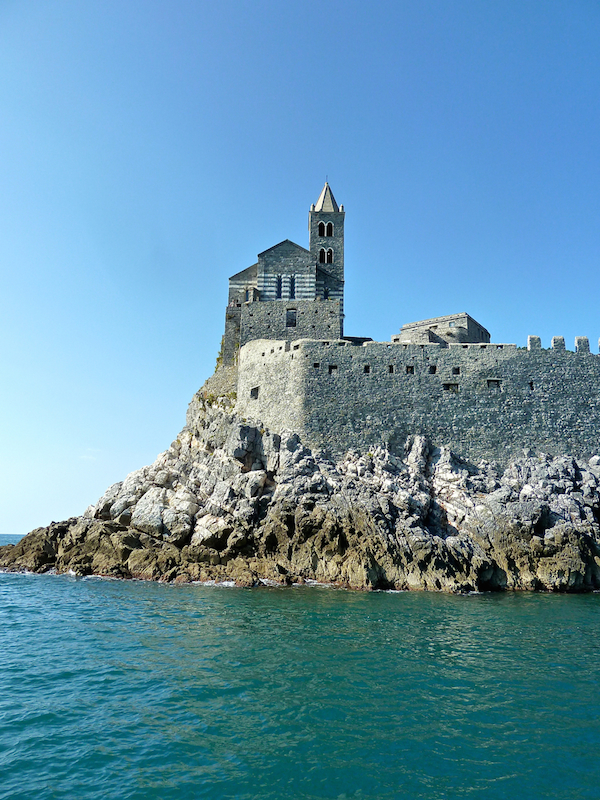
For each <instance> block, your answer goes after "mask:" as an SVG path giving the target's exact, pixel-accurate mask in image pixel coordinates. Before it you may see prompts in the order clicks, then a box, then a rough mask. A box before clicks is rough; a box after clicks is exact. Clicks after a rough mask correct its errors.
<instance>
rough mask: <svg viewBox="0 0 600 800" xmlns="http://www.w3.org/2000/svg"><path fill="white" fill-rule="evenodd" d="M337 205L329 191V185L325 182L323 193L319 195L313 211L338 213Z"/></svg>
mask: <svg viewBox="0 0 600 800" xmlns="http://www.w3.org/2000/svg"><path fill="white" fill-rule="evenodd" d="M339 210H340V209H339V207H338V204H337V203H336V202H335V197H334V196H333V192H332V191H331V189H330V187H329V184H328V183H327V181H325V186H324V187H323V191H322V192H321V194H320V195H319V199H318V200H317V204H316V206H315V211H339Z"/></svg>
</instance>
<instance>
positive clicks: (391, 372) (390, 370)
mask: <svg viewBox="0 0 600 800" xmlns="http://www.w3.org/2000/svg"><path fill="white" fill-rule="evenodd" d="M388 372H389V373H390V375H393V374H394V365H393V364H390V365H389V367H388Z"/></svg>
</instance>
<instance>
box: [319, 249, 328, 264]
mask: <svg viewBox="0 0 600 800" xmlns="http://www.w3.org/2000/svg"><path fill="white" fill-rule="evenodd" d="M326 262H327V256H326V253H325V248H324V247H322V248H321V249H320V250H319V264H325V263H326Z"/></svg>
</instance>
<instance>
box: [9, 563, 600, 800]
mask: <svg viewBox="0 0 600 800" xmlns="http://www.w3.org/2000/svg"><path fill="white" fill-rule="evenodd" d="M599 614H600V595H585V596H570V597H564V596H552V595H478V596H468V597H455V596H445V595H437V594H425V593H403V594H391V593H371V594H367V593H358V592H347V591H335V590H333V589H323V588H309V587H299V588H292V589H276V588H274V589H269V588H265V589H259V590H244V589H233V588H218V587H205V586H169V585H158V584H152V583H141V582H119V581H109V580H98V579H93V578H92V579H85V580H80V579H75V578H70V577H67V576H47V575H46V576H44V575H42V576H37V575H13V574H0V615H1V620H0V642H1V649H0V797H1V798H11V800H13V798H14V800H17V799H19V800H20V799H21V798H22V799H23V800H24V799H25V798H27V800H29V798H31V799H32V800H33V798H36V800H38V799H39V798H61V799H62V798H69V800H78V799H79V798H81V799H82V800H83V799H85V800H91V799H92V798H93V799H94V800H100V799H102V800H104V799H105V798H140V799H141V798H164V799H165V800H170V799H171V798H173V799H174V798H178V799H180V798H283V797H287V798H373V799H375V798H377V799H378V800H379V799H380V798H415V799H416V798H427V799H428V800H429V799H431V800H439V799H440V798H486V800H495V799H496V798H520V797H525V798H532V799H535V798H556V799H558V798H564V799H565V800H566V799H567V798H569V800H574V799H576V798H594V800H597V798H598V797H600V780H599V779H600V764H599V759H600V695H599V688H600V687H599V679H600V637H599V629H600V622H599V620H600V617H599Z"/></svg>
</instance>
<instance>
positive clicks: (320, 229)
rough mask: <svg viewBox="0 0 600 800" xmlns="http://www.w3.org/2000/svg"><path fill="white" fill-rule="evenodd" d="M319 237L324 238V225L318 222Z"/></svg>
mask: <svg viewBox="0 0 600 800" xmlns="http://www.w3.org/2000/svg"><path fill="white" fill-rule="evenodd" d="M319 236H325V223H324V222H319Z"/></svg>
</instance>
